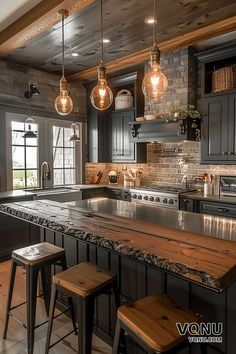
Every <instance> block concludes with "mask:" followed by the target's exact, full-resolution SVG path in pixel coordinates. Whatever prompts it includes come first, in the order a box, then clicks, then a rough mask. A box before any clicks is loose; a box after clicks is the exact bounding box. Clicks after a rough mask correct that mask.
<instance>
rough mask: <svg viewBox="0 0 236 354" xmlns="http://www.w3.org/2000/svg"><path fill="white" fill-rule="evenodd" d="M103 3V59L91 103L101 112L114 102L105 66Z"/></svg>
mask: <svg viewBox="0 0 236 354" xmlns="http://www.w3.org/2000/svg"><path fill="white" fill-rule="evenodd" d="M100 2H101V7H100V10H101V52H102V57H101V63H100V65H99V67H98V83H97V85H96V86H95V87H94V88H93V90H92V92H91V95H90V101H91V103H92V105H93V106H94V107H95V108H96V109H98V110H99V111H104V110H105V109H107V108H108V107H110V105H111V104H112V102H113V94H112V91H111V89H110V87H109V86H108V85H107V81H106V68H105V66H104V64H103V54H104V53H103V52H104V50H103V43H104V38H103V0H100Z"/></svg>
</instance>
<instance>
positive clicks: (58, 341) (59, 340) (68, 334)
mask: <svg viewBox="0 0 236 354" xmlns="http://www.w3.org/2000/svg"><path fill="white" fill-rule="evenodd" d="M54 318H55V317H54ZM72 333H75V335H77V332H75V330H74V329H73V330H72V331H70V332H69V333H67V334H65V335H64V336H63V337H61V338H60V339H58V340H57V341H56V342H54V343H53V344H51V345H50V346H49V349H51V348H52V347H54V346H55V345H57V344H58V343H60V342H61V341H62V340H63V339H65V338H66V337H68V336H70V335H71V334H72Z"/></svg>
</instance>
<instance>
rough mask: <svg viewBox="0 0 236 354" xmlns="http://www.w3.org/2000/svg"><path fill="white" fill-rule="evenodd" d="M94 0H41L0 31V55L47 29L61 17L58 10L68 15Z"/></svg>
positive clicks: (20, 45) (21, 45) (18, 46)
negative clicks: (66, 12)
mask: <svg viewBox="0 0 236 354" xmlns="http://www.w3.org/2000/svg"><path fill="white" fill-rule="evenodd" d="M95 1H96V0H50V1H49V0H42V1H41V2H40V3H39V4H38V5H36V6H35V7H33V8H32V9H31V10H30V11H29V12H27V13H26V14H25V15H23V16H22V17H20V18H19V19H18V20H16V21H15V22H14V23H13V24H11V25H10V26H8V27H7V28H5V29H4V30H3V31H2V32H0V55H6V54H8V53H10V52H12V51H13V50H15V49H17V48H20V47H23V46H25V45H26V44H27V43H28V42H29V41H31V40H32V39H33V38H35V37H37V36H38V35H40V34H41V33H43V32H46V31H48V30H49V29H50V28H51V27H52V26H54V25H55V24H56V23H58V22H59V21H60V20H61V18H60V16H59V15H58V10H60V9H64V10H67V11H68V12H69V15H71V14H73V13H75V12H79V11H80V10H82V9H83V8H85V7H87V6H89V5H90V4H91V3H93V2H95Z"/></svg>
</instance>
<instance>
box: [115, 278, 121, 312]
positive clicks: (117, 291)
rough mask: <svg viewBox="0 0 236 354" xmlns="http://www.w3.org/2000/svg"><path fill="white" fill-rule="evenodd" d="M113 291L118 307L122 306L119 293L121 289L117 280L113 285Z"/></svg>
mask: <svg viewBox="0 0 236 354" xmlns="http://www.w3.org/2000/svg"><path fill="white" fill-rule="evenodd" d="M113 292H114V298H115V304H116V309H118V308H119V307H120V294H119V289H118V286H117V282H115V284H114V286H113Z"/></svg>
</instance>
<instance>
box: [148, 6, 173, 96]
mask: <svg viewBox="0 0 236 354" xmlns="http://www.w3.org/2000/svg"><path fill="white" fill-rule="evenodd" d="M153 7H154V18H155V19H156V0H154V6H153ZM156 22H157V21H156V20H154V21H153V47H152V50H151V53H150V69H149V72H148V73H147V75H146V76H145V77H144V79H143V84H142V90H143V94H144V96H145V97H147V98H149V99H150V100H158V99H159V98H161V97H162V96H164V94H165V91H166V89H167V87H168V81H167V78H166V76H165V75H164V74H163V72H162V71H161V66H160V50H159V48H158V46H157V43H156Z"/></svg>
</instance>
